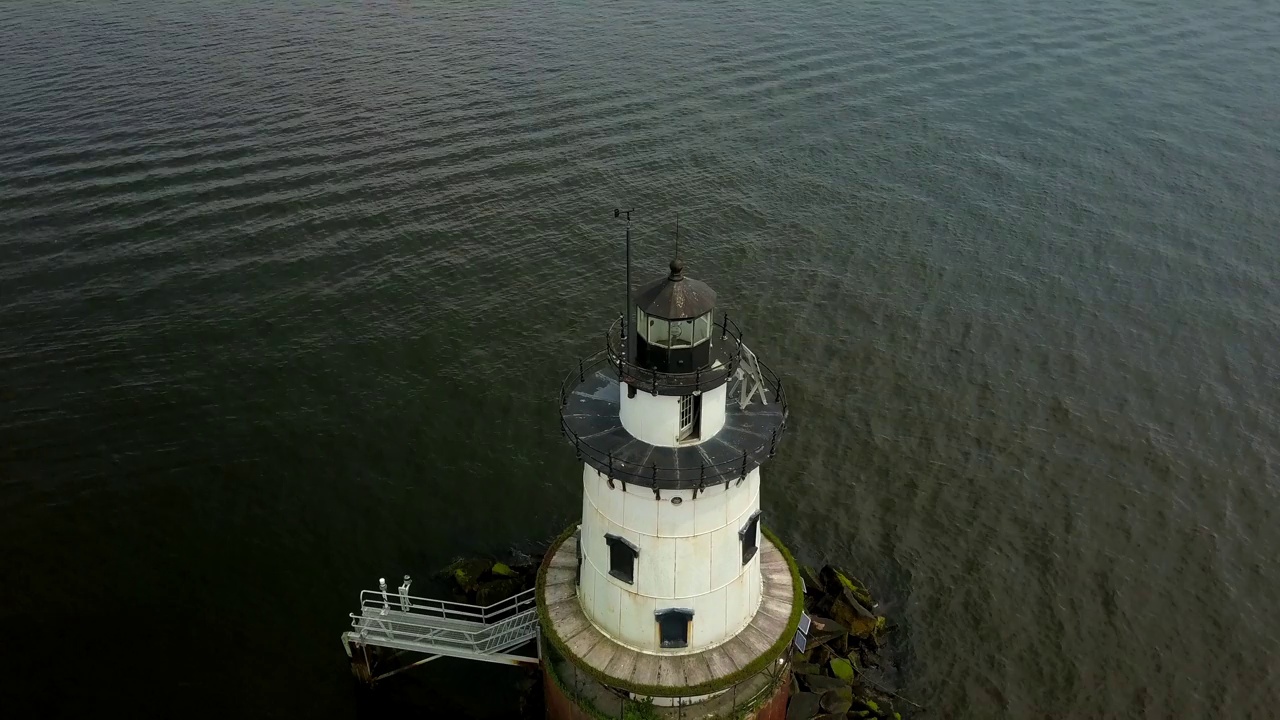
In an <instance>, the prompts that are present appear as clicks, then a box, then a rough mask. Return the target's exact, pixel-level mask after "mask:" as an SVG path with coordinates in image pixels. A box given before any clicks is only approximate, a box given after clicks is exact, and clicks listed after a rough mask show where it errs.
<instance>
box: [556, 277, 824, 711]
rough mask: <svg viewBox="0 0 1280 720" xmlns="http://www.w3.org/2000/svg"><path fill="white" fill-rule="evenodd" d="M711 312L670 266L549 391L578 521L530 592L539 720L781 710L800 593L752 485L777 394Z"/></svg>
mask: <svg viewBox="0 0 1280 720" xmlns="http://www.w3.org/2000/svg"><path fill="white" fill-rule="evenodd" d="M629 274H630V273H629V272H628V276H629ZM629 285H630V281H629V280H628V286H629ZM716 299H717V297H716V293H715V291H714V290H712V288H711V287H710V286H709V285H708V284H707V283H705V282H702V281H700V280H697V279H695V278H693V277H691V276H690V275H689V274H688V273H687V272H686V268H685V265H684V263H683V262H682V261H681V260H680V259H679V258H677V259H674V260H672V261H671V263H670V265H669V267H668V269H667V271H666V272H664V273H661V274H658V275H657V276H656V277H654V278H653V279H652V280H651V281H649V282H647V283H644V284H642V285H640V286H639V287H637V288H634V289H632V288H631V287H628V293H627V301H628V302H627V307H626V309H625V314H624V315H623V316H622V317H620V318H618V320H617V321H616V322H615V323H614V324H613V326H612V327H610V328H608V329H607V331H606V332H605V333H604V334H603V335H602V336H600V337H601V342H600V346H598V349H597V351H596V352H595V353H594V354H592V355H590V356H589V357H586V358H584V359H582V360H581V361H579V362H578V364H577V366H576V367H574V368H573V370H572V372H571V373H570V374H569V376H568V378H566V380H565V382H564V383H563V385H562V387H561V391H560V413H561V430H562V432H563V434H564V436H565V438H566V439H567V440H568V441H569V444H570V446H571V447H572V450H573V452H574V453H575V456H576V458H577V459H578V460H580V461H581V463H582V466H581V491H582V518H581V522H579V523H576V524H575V525H574V526H573V527H571V528H568V529H567V530H566V532H565V533H564V534H563V535H562V536H561V538H560V539H559V540H558V541H557V542H556V543H554V544H553V546H552V548H551V549H550V551H549V552H548V554H547V557H546V558H545V560H544V562H543V566H542V568H541V571H540V573H539V578H538V584H537V601H538V611H539V620H540V638H539V641H540V648H541V654H542V658H543V668H544V689H545V691H546V692H545V695H546V702H547V713H548V717H549V718H551V719H552V720H568V719H570V718H572V719H575V720H576V719H578V718H599V717H609V718H612V717H618V718H621V717H633V716H634V717H645V716H646V715H643V714H640V715H637V714H636V713H652V714H654V716H657V717H673V718H676V717H681V718H685V717H707V716H721V717H736V718H763V719H766V720H768V719H771V718H781V717H783V715H784V714H785V710H786V702H787V697H788V694H789V690H790V680H789V658H790V649H791V646H792V643H793V639H794V638H795V636H796V628H797V625H798V624H799V621H800V615H801V605H802V601H801V594H800V591H801V583H800V580H799V575H798V573H797V570H796V565H795V562H794V560H792V559H791V557H790V555H789V554H788V553H787V551H786V549H785V548H784V547H783V546H782V544H781V543H780V542H779V541H778V539H777V538H776V537H775V536H773V535H772V533H770V532H768V531H767V530H766V528H765V524H766V523H767V520H768V513H767V508H764V507H762V505H761V493H760V490H761V486H762V483H764V482H766V480H765V477H764V474H763V469H764V465H765V464H766V463H767V461H768V460H769V459H770V458H772V457H773V456H774V455H775V453H776V452H777V449H778V445H779V442H780V440H781V437H782V434H783V430H784V428H785V426H786V422H787V417H788V408H787V402H786V395H785V393H784V391H783V387H782V383H781V382H780V380H779V379H778V377H777V376H776V375H775V374H774V373H773V372H772V371H771V370H770V369H769V368H768V367H767V366H766V365H765V364H764V363H763V362H761V361H760V359H759V358H758V357H757V356H756V354H755V353H754V352H753V351H752V350H751V349H750V348H749V347H748V346H747V344H746V342H745V341H744V337H743V333H742V331H741V330H740V328H739V326H738V324H737V323H736V322H734V321H733V320H731V319H730V318H729V316H728V315H727V314H726V313H724V312H723V311H721V310H719V309H718V308H717V305H716ZM575 484H576V483H575ZM628 713H631V714H630V715H628Z"/></svg>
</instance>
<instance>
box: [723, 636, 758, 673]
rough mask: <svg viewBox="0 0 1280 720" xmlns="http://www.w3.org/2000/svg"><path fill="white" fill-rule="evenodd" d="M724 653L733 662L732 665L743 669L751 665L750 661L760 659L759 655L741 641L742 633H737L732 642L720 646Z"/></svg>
mask: <svg viewBox="0 0 1280 720" xmlns="http://www.w3.org/2000/svg"><path fill="white" fill-rule="evenodd" d="M720 647H721V648H723V649H724V651H725V653H726V654H727V655H728V656H729V658H730V659H732V660H733V664H734V665H736V666H737V667H739V668H744V667H746V666H747V665H749V664H751V661H752V660H755V659H756V658H758V657H760V653H758V652H755V651H753V650H752V649H751V647H750V646H749V645H747V643H746V642H745V641H743V639H742V633H738V634H737V635H735V636H734V638H733V639H732V640H730V641H729V642H727V643H725V644H723V645H721V646H720Z"/></svg>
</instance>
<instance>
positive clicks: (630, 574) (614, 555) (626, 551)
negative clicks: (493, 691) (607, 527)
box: [604, 535, 640, 584]
mask: <svg viewBox="0 0 1280 720" xmlns="http://www.w3.org/2000/svg"><path fill="white" fill-rule="evenodd" d="M604 541H605V542H606V543H608V544H609V574H610V575H612V576H614V577H616V578H618V579H619V580H621V581H622V582H624V583H628V584H634V583H635V581H636V557H637V556H638V555H639V554H640V549H639V548H637V547H636V546H635V545H632V544H631V543H629V542H627V539H626V538H621V537H618V536H617V535H605V536H604Z"/></svg>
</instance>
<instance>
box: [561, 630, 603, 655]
mask: <svg viewBox="0 0 1280 720" xmlns="http://www.w3.org/2000/svg"><path fill="white" fill-rule="evenodd" d="M603 640H604V636H603V635H601V634H600V632H599V631H598V630H596V629H595V628H593V627H589V628H587V629H586V630H583V631H582V632H580V633H578V634H577V635H574V636H573V637H571V638H567V639H566V640H565V641H564V644H565V645H567V646H568V647H569V650H570V652H572V653H573V654H574V655H577V656H578V657H580V658H585V657H586V656H587V653H589V652H591V651H592V650H594V649H595V647H596V645H598V644H600V642H601V641H603Z"/></svg>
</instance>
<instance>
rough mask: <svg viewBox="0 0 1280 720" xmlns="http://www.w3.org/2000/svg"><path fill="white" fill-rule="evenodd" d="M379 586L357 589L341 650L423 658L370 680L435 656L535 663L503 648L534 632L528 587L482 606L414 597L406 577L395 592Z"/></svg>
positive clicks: (528, 638)
mask: <svg viewBox="0 0 1280 720" xmlns="http://www.w3.org/2000/svg"><path fill="white" fill-rule="evenodd" d="M381 585H382V589H380V590H365V591H363V592H361V593H360V611H359V612H357V613H351V628H352V629H351V630H349V631H347V632H345V633H343V634H342V644H343V646H344V647H345V648H346V650H347V655H348V656H349V657H352V659H353V661H354V660H356V658H355V656H354V655H353V653H354V652H357V651H364V648H367V647H374V648H387V649H390V650H395V651H402V652H411V653H420V654H424V655H426V656H427V657H426V658H423V659H421V660H418V661H417V662H414V663H413V664H412V665H409V666H406V667H403V668H400V669H398V670H396V671H394V672H391V673H387V674H386V675H382V676H380V677H379V678H371V679H374V680H377V679H380V678H381V677H387V676H389V675H392V674H395V672H400V671H402V670H407V669H408V668H409V667H414V666H417V665H421V664H422V663H425V662H430V661H431V660H435V659H438V658H441V657H456V658H465V659H468V660H483V661H485V662H495V663H504V664H524V663H536V662H538V658H537V657H530V656H527V655H515V654H511V653H509V652H508V651H510V650H514V649H515V648H517V647H519V646H521V645H524V644H525V643H527V642H529V641H531V640H533V639H534V638H535V637H537V635H538V610H537V606H536V602H535V600H534V590H533V588H530V589H528V590H525V591H524V592H521V593H520V594H518V595H515V596H512V597H509V598H507V599H506V600H499V601H498V602H496V603H494V604H492V605H489V606H487V607H482V606H479V605H468V604H465V603H455V602H450V601H448V600H435V599H432V598H422V597H414V596H412V595H409V592H408V591H409V585H408V583H407V582H406V583H405V584H404V585H401V586H400V588H399V590H400V592H399V593H388V591H387V590H386V585H385V584H381ZM366 663H367V658H366Z"/></svg>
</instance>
